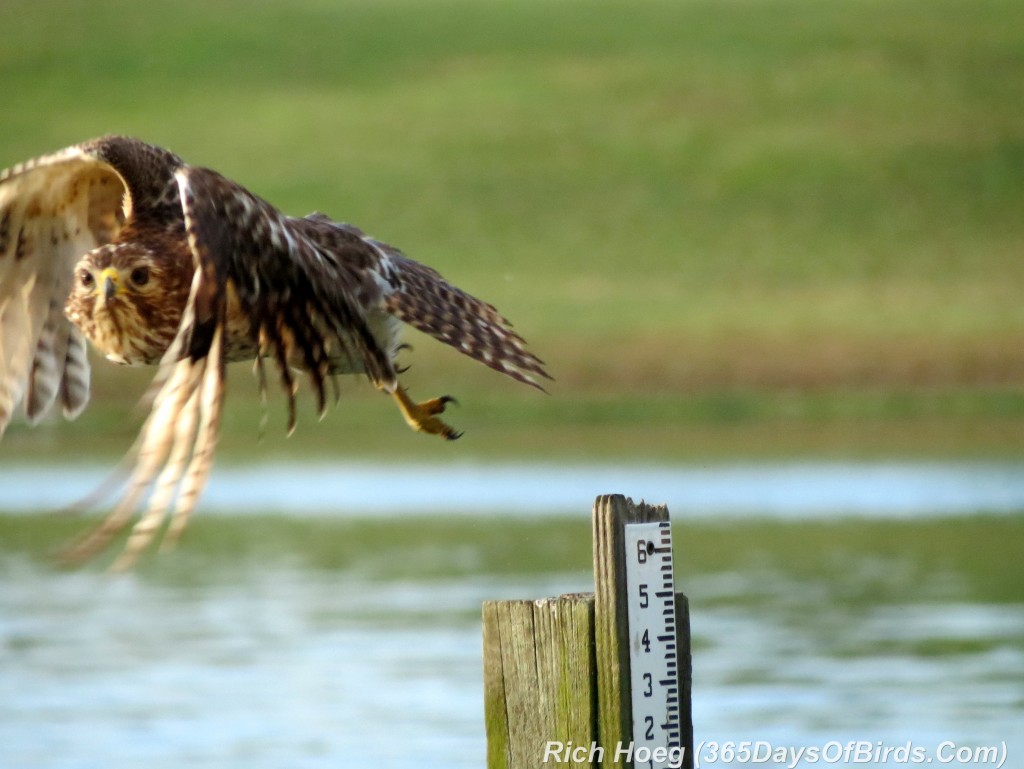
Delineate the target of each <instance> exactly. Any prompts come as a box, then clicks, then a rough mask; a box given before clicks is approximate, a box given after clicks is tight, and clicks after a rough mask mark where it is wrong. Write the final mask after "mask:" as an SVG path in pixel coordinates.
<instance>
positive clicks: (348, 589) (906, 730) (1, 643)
mask: <svg viewBox="0 0 1024 769" xmlns="http://www.w3.org/2000/svg"><path fill="white" fill-rule="evenodd" d="M0 566H2V572H3V573H2V579H3V584H4V588H3V592H2V594H0V596H2V597H0V670H2V671H3V674H2V676H0V745H2V746H3V760H2V765H3V766H4V767H9V768H11V769H14V768H18V769H21V768H22V767H24V768H25V769H27V768H28V767H33V768H35V769H38V768H39V767H141V766H145V767H147V768H148V769H161V768H163V767H168V768H170V767H176V768H177V767H182V766H190V767H195V766H202V767H206V766H208V767H239V768H242V767H244V768H245V769H261V768H262V767H267V769H269V768H270V767H282V766H287V767H337V766H375V767H391V768H395V769H398V768H401V767H410V768H411V767H417V768H419V767H424V766H439V767H440V766H443V767H453V768H456V769H458V768H460V767H466V768H467V769H468V767H474V769H479V767H481V766H483V765H484V755H485V740H484V727H483V715H482V714H483V700H482V686H483V684H482V675H481V664H482V663H481V635H480V625H479V621H478V619H477V617H478V616H479V610H480V604H481V602H482V601H484V600H487V599H494V598H502V597H519V598H522V597H540V596H544V595H555V594H558V593H561V592H566V591H572V590H579V589H581V587H582V588H585V587H586V583H585V580H586V577H587V575H564V576H561V577H548V578H543V579H538V578H515V579H500V580H499V579H496V578H493V577H489V578H485V579H452V580H438V581H434V582H429V583H410V582H392V583H388V582H372V581H365V580H360V579H359V578H358V577H354V576H352V575H346V574H340V575H339V574H330V573H329V574H324V573H321V572H312V571H306V570H301V569H291V568H288V567H286V566H282V565H280V564H277V565H273V566H269V567H267V568H261V567H260V566H258V565H251V566H238V567H237V568H236V567H232V568H230V569H227V570H225V571H223V572H222V573H219V574H217V575H214V576H212V577H211V578H210V579H209V580H198V581H197V582H196V584H193V585H167V584H160V583H159V582H154V581H152V580H147V579H142V578H140V577H137V576H133V575H127V576H122V577H117V578H112V577H109V576H106V575H102V574H95V573H60V572H53V571H50V570H47V569H45V568H43V567H40V566H38V565H34V564H32V563H29V562H28V561H27V560H24V559H22V558H18V557H10V558H8V559H6V560H4V561H0ZM748 586H749V582H748V581H747V580H746V579H745V578H744V577H743V576H742V575H731V576H730V575H717V576H708V577H705V578H701V579H699V580H697V582H696V583H695V584H693V585H690V591H691V593H692V594H693V595H697V596H711V597H714V598H715V600H714V601H713V602H712V603H711V604H710V605H707V606H704V607H701V602H700V601H698V602H697V607H698V608H697V611H695V613H694V616H693V630H694V636H695V674H694V712H695V724H694V725H695V731H696V734H697V736H698V739H717V740H744V739H749V740H760V741H765V742H770V743H771V744H773V745H797V746H800V745H821V744H823V743H825V742H828V741H830V740H847V739H855V740H869V741H875V742H880V743H885V744H903V743H905V742H907V741H913V742H914V743H916V744H922V745H928V746H932V747H934V746H936V745H938V744H939V742H941V741H943V740H954V741H958V742H963V743H965V744H966V743H969V744H975V745H976V744H985V743H989V742H992V743H998V742H999V741H1002V740H1006V741H1008V750H1009V751H1010V755H1011V756H1020V755H1024V753H1022V752H1021V751H1024V738H1022V737H1021V736H1020V728H1019V727H1020V724H1021V723H1022V719H1024V702H1022V695H1021V692H1022V683H1024V653H1022V649H1021V644H1020V638H1021V633H1022V631H1024V608H1022V607H1021V606H1019V605H1010V606H1002V605H976V604H969V603H968V604H955V603H952V604H945V605H923V604H922V605H916V604H915V605H908V606H887V607H879V608H878V609H874V610H870V609H869V610H865V611H864V612H863V613H862V614H861V615H859V616H858V618H857V621H856V622H853V623H851V622H850V621H849V617H842V618H841V619H837V618H836V617H831V616H830V613H829V609H828V601H826V602H824V603H821V602H820V597H819V599H818V602H815V600H814V599H813V596H812V595H811V593H812V592H813V591H809V593H808V599H809V600H811V605H814V606H816V607H817V609H816V610H815V611H812V612H810V613H802V612H793V611H792V610H791V608H790V609H787V608H786V607H787V606H790V607H791V605H792V604H793V602H797V603H799V602H800V601H801V600H802V599H801V597H800V595H799V588H798V587H796V588H795V587H794V586H793V585H788V584H787V585H782V584H780V585H778V586H776V588H775V590H774V591H775V592H776V593H777V594H778V596H780V601H781V602H780V601H775V600H772V599H771V598H769V599H768V600H767V605H766V606H765V608H764V609H763V610H759V609H756V608H755V609H751V608H749V607H743V608H739V607H730V606H729V601H728V598H729V596H730V595H732V594H737V595H739V594H740V593H742V592H744V591H745V590H746V589H747V587H748ZM761 589H762V591H763V590H764V585H763V584H762V585H761ZM794 590H796V592H797V594H796V595H794ZM768 592H769V593H771V592H772V591H771V590H769V591H768ZM782 596H785V598H784V599H782V598H781V597H782ZM723 598H725V599H726V600H725V601H722V600H721V599H723ZM936 639H938V640H939V641H940V642H942V643H943V644H949V645H953V646H957V645H962V646H964V647H965V649H966V651H964V652H963V653H957V652H953V653H941V654H928V653H911V652H908V651H907V649H908V648H911V649H912V648H913V647H914V644H915V643H917V642H923V643H934V642H935V641H936Z"/></svg>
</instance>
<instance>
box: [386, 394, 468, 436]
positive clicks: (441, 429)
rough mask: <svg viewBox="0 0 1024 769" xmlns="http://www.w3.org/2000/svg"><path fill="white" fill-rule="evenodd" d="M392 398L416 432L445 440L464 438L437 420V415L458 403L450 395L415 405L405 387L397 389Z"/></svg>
mask: <svg viewBox="0 0 1024 769" xmlns="http://www.w3.org/2000/svg"><path fill="white" fill-rule="evenodd" d="M391 396H392V397H393V398H394V399H395V402H396V403H398V408H399V409H400V410H401V412H402V416H403V417H405V421H406V423H407V424H408V425H409V427H411V428H412V429H413V430H415V431H416V432H421V433H428V434H429V435H440V436H441V437H442V438H444V439H445V440H449V441H454V440H457V439H458V438H460V437H461V436H462V433H461V432H459V431H458V430H455V429H454V428H452V427H451V426H450V425H448V424H446V423H444V422H442V421H441V420H440V419H438V418H437V414H442V413H444V410H445V407H446V406H447V405H448V404H449V403H458V401H456V400H455V398H453V397H452V396H450V395H442V396H441V397H440V398H432V399H431V400H428V401H423V403H414V402H413V400H412V399H411V398H410V397H409V393H408V392H406V390H405V388H404V387H398V388H396V389H395V391H394V392H393V393H391Z"/></svg>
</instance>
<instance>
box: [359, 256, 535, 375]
mask: <svg viewBox="0 0 1024 769" xmlns="http://www.w3.org/2000/svg"><path fill="white" fill-rule="evenodd" d="M372 242H373V243H374V244H375V245H376V246H377V247H378V248H380V249H381V250H382V252H383V253H384V255H385V259H386V260H387V261H388V262H389V263H390V267H391V271H392V274H393V275H394V283H395V290H394V291H393V292H391V293H390V294H389V295H388V297H387V307H388V310H389V311H390V312H392V313H393V314H394V315H396V316H398V317H399V318H401V319H402V320H403V321H405V322H406V323H408V324H409V325H411V326H415V327H416V328H418V329H419V330H420V331H423V332H424V333H427V334H430V335H431V336H433V337H434V338H435V339H438V340H440V341H442V342H444V343H445V344H448V345H451V346H452V347H454V348H455V349H456V350H458V351H459V352H461V353H464V354H466V355H468V356H469V357H471V358H473V359H474V360H478V361H480V362H481V363H483V364H484V365H487V366H490V367H491V368H492V369H494V370H495V371H500V372H501V373H502V374H506V375H508V376H510V377H512V378H513V379H516V380H518V381H520V382H524V383H525V384H528V385H533V386H534V387H536V388H537V389H539V390H543V389H544V388H543V387H542V386H541V384H540V382H538V381H537V379H538V378H544V379H551V376H550V375H549V374H548V373H547V372H546V371H545V370H544V362H543V361H542V360H540V358H538V357H537V356H536V355H534V354H533V353H531V352H530V351H529V350H527V349H526V341H525V340H524V339H523V338H522V337H521V336H519V334H517V333H516V332H515V331H513V330H512V324H511V323H509V322H508V321H507V320H506V319H505V318H504V317H503V316H502V315H501V313H499V312H498V311H497V309H495V307H494V306H493V305H491V304H488V303H487V302H484V301H483V300H481V299H477V298H476V297H475V296H472V295H470V294H467V293H466V292H465V291H463V290H462V289H460V288H457V287H456V286H453V285H452V284H451V283H449V282H448V281H447V280H445V279H444V278H443V277H442V276H441V274H440V273H439V272H437V270H434V269H432V268H430V267H427V266H426V265H425V264H421V263H419V262H417V261H414V260H412V259H409V258H408V257H406V256H404V255H403V254H402V253H401V252H400V251H398V250H397V249H395V248H393V247H391V246H388V245H386V244H384V243H380V242H378V241H372Z"/></svg>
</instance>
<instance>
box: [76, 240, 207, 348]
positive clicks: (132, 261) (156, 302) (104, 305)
mask: <svg viewBox="0 0 1024 769" xmlns="http://www.w3.org/2000/svg"><path fill="white" fill-rule="evenodd" d="M186 264H188V262H186ZM190 266H191V265H189V267H190ZM181 267H182V265H181V264H180V262H178V261H177V260H168V259H166V258H161V256H160V255H158V254H154V253H153V252H152V251H150V250H149V249H148V248H146V247H145V246H143V245H141V244H139V243H138V242H127V243H125V242H122V243H112V244H109V245H105V246H102V247H100V248H97V249H94V250H93V251H90V252H89V253H87V254H86V255H85V256H84V257H82V259H81V260H80V261H79V262H78V264H77V265H76V266H75V274H74V284H73V286H72V288H71V294H70V296H69V297H68V300H67V303H66V304H65V306H64V314H65V315H67V317H68V319H69V320H70V321H71V322H72V323H74V324H75V325H76V326H78V327H79V328H80V329H81V330H82V333H83V334H85V336H86V337H87V338H88V339H89V341H90V342H92V343H93V344H94V345H95V346H96V347H97V349H99V350H100V351H101V352H103V353H104V354H105V355H106V356H107V358H108V359H109V360H112V361H114V362H115V363H129V364H138V363H158V362H159V361H160V359H161V358H162V357H163V354H164V352H166V350H167V348H168V346H169V345H170V343H171V341H172V340H173V339H174V335H175V334H176V333H177V331H178V325H179V323H180V322H181V314H182V311H183V310H184V307H185V302H186V300H187V298H188V290H189V283H190V279H191V269H188V270H186V271H185V272H187V273H188V274H183V271H182V269H181Z"/></svg>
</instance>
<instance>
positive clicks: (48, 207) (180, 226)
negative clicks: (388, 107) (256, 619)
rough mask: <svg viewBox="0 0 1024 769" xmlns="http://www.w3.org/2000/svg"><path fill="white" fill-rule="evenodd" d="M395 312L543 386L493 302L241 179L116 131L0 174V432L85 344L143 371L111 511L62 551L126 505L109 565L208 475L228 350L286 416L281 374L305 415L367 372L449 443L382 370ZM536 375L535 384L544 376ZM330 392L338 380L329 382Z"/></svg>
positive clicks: (47, 391)
mask: <svg viewBox="0 0 1024 769" xmlns="http://www.w3.org/2000/svg"><path fill="white" fill-rule="evenodd" d="M402 322H405V323H408V324H410V325H412V326H414V327H415V328H418V329H420V330H421V331H424V332H426V333H427V334H430V335H431V336H433V337H435V338H436V339H438V340H440V341H442V342H445V343H446V344H449V345H451V346H452V347H454V348H455V349H457V350H459V351H461V352H463V353H465V354H466V355H469V356H470V357H472V358H474V359H476V360H478V361H480V362H481V363H484V364H486V365H488V366H490V367H491V368H493V369H496V370H497V371H499V372H501V373H503V374H507V375H508V376H510V377H512V378H514V379H517V380H519V381H521V382H524V383H527V384H530V385H533V386H535V387H538V388H541V385H540V380H541V379H544V378H548V379H550V377H549V375H548V374H547V373H546V371H545V370H544V366H543V362H542V361H541V360H539V359H538V358H537V357H536V356H535V355H533V354H532V353H530V352H529V351H527V350H526V348H525V342H524V340H523V339H522V337H520V336H519V335H518V334H516V333H515V332H514V331H512V329H511V327H510V324H509V323H508V321H506V320H505V319H504V318H503V317H502V316H501V315H500V314H499V313H498V311H497V310H496V309H495V308H494V307H493V306H492V305H490V304H487V303H486V302H483V301H481V300H479V299H477V298H476V297H473V296H471V295H469V294H468V293H466V292H465V291H462V290H460V289H458V288H456V287H455V286H453V285H452V284H450V283H448V282H447V281H446V280H445V279H444V278H443V277H442V276H441V275H440V274H439V273H438V272H436V271H435V270H433V269H431V268H430V267H427V266H425V265H423V264H420V263H419V262H416V261H414V260H412V259H410V258H408V257H407V256H405V255H404V254H403V253H402V252H401V251H399V250H398V249H396V248H394V247H392V246H390V245H388V244H386V243H384V242H381V241H379V240H376V239H374V238H372V237H370V236H368V235H366V234H365V233H363V232H362V231H361V230H359V229H358V228H356V227H354V226H352V225H349V224H344V223H340V222H335V221H332V220H331V219H330V218H329V217H327V216H325V215H323V214H320V213H314V214H311V215H309V216H306V217H304V218H295V217H291V216H286V215H285V214H283V213H281V212H280V211H278V210H277V209H276V208H275V207H273V206H272V205H271V204H270V203H268V202H266V201H265V200H263V199H261V198H259V197H257V196H256V195H254V194H252V193H251V192H249V191H248V190H246V189H245V188H243V187H241V186H240V185H238V184H236V183H234V182H232V181H229V180H228V179H226V178H225V177H223V176H221V175H220V174H218V173H216V172H215V171H211V170H209V169H206V168H200V167H197V166H191V165H189V164H187V163H185V162H184V161H183V160H182V159H181V158H179V157H178V156H177V155H174V154H173V153H171V152H169V151H167V150H165V149H162V148H160V147H156V146H153V145H150V144H146V143H144V142H141V141H139V140H136V139H131V138H126V137H122V136H108V137H104V138H100V139H95V140H92V141H88V142H84V143H82V144H77V145H74V146H71V147H68V148H65V149H63V150H60V151H58V152H55V153H53V154H50V155H45V156H43V157H40V158H37V159H34V160H29V161H27V162H25V163H22V164H20V165H17V166H14V167H13V168H10V169H8V170H6V171H3V172H2V173H0V435H2V434H3V430H4V428H5V427H6V426H7V423H8V422H9V420H10V418H11V416H12V413H13V412H14V411H15V409H16V408H17V407H18V406H19V404H22V403H23V404H24V407H25V411H26V414H27V417H28V419H29V420H30V421H35V420H38V419H39V418H40V417H41V416H43V415H44V414H45V413H46V412H47V411H48V410H49V409H50V408H51V407H52V406H53V405H54V404H55V403H56V402H57V401H58V400H59V401H60V404H61V406H62V408H63V411H64V414H65V415H66V416H67V417H69V418H74V417H75V416H77V415H78V414H79V412H81V410H82V409H83V408H84V407H85V405H86V402H87V400H88V398H89V363H88V358H87V355H86V345H85V340H88V341H89V342H90V343H91V344H92V345H93V346H94V347H95V348H96V349H98V350H99V351H100V352H101V353H103V354H104V355H105V356H106V357H107V359H108V360H111V361H113V362H115V363H120V364H127V365H156V366H159V368H158V370H157V374H156V377H155V379H154V383H153V385H152V388H151V391H150V399H151V409H150V413H149V415H148V417H147V419H146V421H145V424H144V425H143V427H142V430H141V433H140V435H139V438H138V440H137V441H136V443H135V446H134V447H133V449H132V450H131V452H130V454H129V457H130V460H131V463H132V470H131V474H130V476H129V478H128V481H127V484H126V486H125V489H124V491H123V494H122V496H121V498H120V499H119V501H118V502H117V504H116V505H115V506H114V508H113V509H112V510H111V512H110V513H109V514H108V515H107V516H106V517H105V518H104V519H103V521H102V522H101V523H100V524H99V526H98V527H96V528H95V529H94V530H92V531H91V532H88V533H87V534H86V535H84V536H83V537H82V538H80V540H78V541H77V542H76V543H75V544H73V545H72V547H71V548H69V550H68V556H69V557H70V558H72V559H74V560H81V559H84V558H88V557H90V556H92V555H94V554H95V553H97V552H98V551H99V550H101V549H102V548H103V547H104V546H105V545H106V544H107V543H108V542H109V541H110V539H111V537H113V536H114V535H115V534H116V533H118V532H119V531H120V530H122V529H123V528H124V527H125V526H126V525H127V524H128V523H129V521H131V520H132V519H133V518H135V517H136V515H137V516H138V517H137V520H136V522H135V524H134V526H133V527H132V530H131V533H130V535H129V537H128V539H127V542H126V544H125V547H124V550H123V551H122V553H121V555H120V556H119V558H118V559H117V560H116V561H115V563H114V567H115V568H124V567H128V566H130V565H131V564H132V563H133V562H134V561H135V559H136V558H137V557H138V555H139V554H140V553H141V552H142V551H143V550H144V549H145V548H146V546H147V545H148V544H149V543H150V542H151V541H152V540H153V539H154V537H155V536H156V535H157V533H158V531H159V530H160V529H161V528H163V527H164V524H165V522H166V531H165V534H164V543H165V544H170V543H173V542H174V541H175V540H176V538H177V537H178V536H179V535H180V533H181V531H182V529H183V528H184V526H185V524H186V523H187V521H188V517H189V515H190V514H191V513H192V511H193V510H194V508H195V506H196V503H197V501H198V497H199V494H200V493H201V491H202V488H203V486H204V484H205V482H206V480H207V477H208V476H209V473H210V468H211V463H212V460H213V453H214V448H215V446H216V442H217V434H218V428H219V423H220V416H221V410H222V406H223V401H224V395H225V364H227V363H229V362H231V361H238V360H253V361H255V364H254V369H255V373H256V376H257V379H258V381H259V384H260V388H261V390H263V391H264V392H265V390H266V375H265V361H270V363H271V365H274V366H275V367H276V368H277V371H278V373H279V375H280V380H281V384H282V386H283V389H284V392H285V395H286V397H287V400H288V405H289V421H288V425H289V430H291V429H294V426H295V395H296V385H297V381H296V375H297V372H304V374H305V375H306V377H307V378H308V380H309V382H310V384H311V387H312V390H313V392H314V393H315V394H316V398H317V401H318V405H319V409H320V413H321V414H322V413H323V411H324V409H325V407H326V404H327V400H328V399H327V387H328V385H329V384H331V383H333V381H334V376H335V375H338V374H365V375H366V376H367V377H368V378H369V379H370V381H371V382H372V383H373V384H374V385H376V386H377V387H378V388H379V389H381V390H383V391H385V392H386V393H388V394H389V395H391V397H392V398H394V400H395V402H396V403H397V405H398V408H399V409H400V410H401V412H402V415H403V416H404V417H405V420H406V421H407V422H408V423H409V425H410V426H411V427H412V428H413V429H414V430H418V431H421V432H424V433H429V434H433V435H439V436H441V437H443V438H446V439H449V440H452V439H455V438H458V437H459V433H457V432H456V431H455V430H453V429H452V428H451V427H450V426H449V425H447V424H446V423H445V422H443V421H442V420H441V418H440V416H439V415H440V414H441V413H442V412H443V411H444V410H445V406H446V404H447V403H448V402H450V401H451V398H450V397H449V396H444V397H440V398H434V399H432V400H427V401H424V402H422V403H417V402H415V401H413V400H412V399H411V398H410V396H409V394H408V393H407V391H406V390H405V389H404V388H403V387H402V386H401V385H400V384H399V382H398V373H397V370H396V366H395V357H396V354H397V352H398V350H399V348H400V347H401V346H402V345H401V344H400V342H399V332H400V329H401V324H402ZM541 389H542V388H541ZM335 392H336V391H335Z"/></svg>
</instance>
